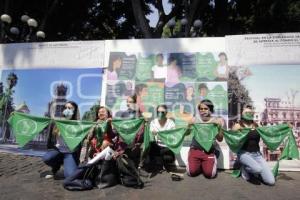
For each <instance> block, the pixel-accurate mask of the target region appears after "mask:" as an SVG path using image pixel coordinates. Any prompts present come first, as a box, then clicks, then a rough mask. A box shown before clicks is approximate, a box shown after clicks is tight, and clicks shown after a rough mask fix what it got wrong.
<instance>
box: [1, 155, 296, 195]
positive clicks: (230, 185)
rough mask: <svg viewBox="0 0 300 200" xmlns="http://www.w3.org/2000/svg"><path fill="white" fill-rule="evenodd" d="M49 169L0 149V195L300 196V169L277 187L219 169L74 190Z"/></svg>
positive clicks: (36, 160) (35, 159)
mask: <svg viewBox="0 0 300 200" xmlns="http://www.w3.org/2000/svg"><path fill="white" fill-rule="evenodd" d="M48 170H49V168H48V167H47V166H45V165H44V164H43V162H42V161H41V159H40V158H39V157H32V156H25V155H16V154H13V153H0V199H1V200H2V199H3V200H4V199H5V200H10V199H13V200H18V199H24V200H27V199H31V200H37V199H43V200H44V199H51V200H52V199H93V200H95V199H106V198H109V199H110V200H114V199H118V200H120V199H124V200H135V199H136V200H140V199H147V200H150V199H156V200H157V199H164V200H165V199H172V200H176V199H180V200H181V199H212V200H213V199H220V200H221V199H222V200H227V199H228V200H234V199H245V200H246V199H251V200H253V199H255V200H259V199H263V200H271V199H272V200H277V199H278V200H283V199H285V200H288V199H291V200H295V199H300V190H299V185H300V173H299V172H281V173H280V175H279V177H278V179H277V182H276V185H275V186H274V187H269V186H266V185H253V184H251V183H248V182H246V181H243V180H242V179H240V178H239V179H236V178H232V177H231V176H230V174H229V173H230V172H227V171H223V172H219V174H218V177H217V178H216V179H212V180H208V179H205V178H204V177H203V176H199V177H195V178H191V177H188V176H186V175H184V180H182V181H179V182H174V181H172V180H171V178H170V174H168V173H165V172H164V173H162V174H158V175H156V176H154V177H153V178H151V179H147V180H146V184H145V188H144V189H132V188H126V187H124V186H121V185H117V186H115V187H112V188H107V189H103V190H99V189H94V190H91V191H81V192H78V191H77V192H70V191H67V190H65V189H64V188H63V187H62V185H61V184H62V181H61V180H53V179H50V180H47V179H45V178H41V177H40V174H41V173H43V172H45V171H48Z"/></svg>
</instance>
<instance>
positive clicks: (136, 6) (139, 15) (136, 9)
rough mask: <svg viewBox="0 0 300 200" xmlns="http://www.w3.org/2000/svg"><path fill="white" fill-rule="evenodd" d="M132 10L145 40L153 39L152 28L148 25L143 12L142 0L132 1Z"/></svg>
mask: <svg viewBox="0 0 300 200" xmlns="http://www.w3.org/2000/svg"><path fill="white" fill-rule="evenodd" d="M131 5H132V10H133V14H134V18H135V21H136V24H137V25H138V27H139V28H140V30H141V31H142V33H143V35H144V37H145V38H151V37H152V33H151V31H150V26H149V24H148V23H147V20H146V16H145V13H144V12H143V9H142V6H141V1H140V0H131Z"/></svg>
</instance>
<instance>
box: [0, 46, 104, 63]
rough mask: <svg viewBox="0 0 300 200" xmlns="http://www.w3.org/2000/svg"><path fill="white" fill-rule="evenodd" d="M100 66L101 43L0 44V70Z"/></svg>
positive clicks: (102, 55)
mask: <svg viewBox="0 0 300 200" xmlns="http://www.w3.org/2000/svg"><path fill="white" fill-rule="evenodd" d="M103 64H104V41H76V42H43V43H19V44H17V43H15V44H2V45H0V68H1V69H14V68H18V69H26V68H28V69H32V68H49V67H51V68H62V67H63V68H82V67H89V68H101V67H103Z"/></svg>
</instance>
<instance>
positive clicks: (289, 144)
mask: <svg viewBox="0 0 300 200" xmlns="http://www.w3.org/2000/svg"><path fill="white" fill-rule="evenodd" d="M288 135H289V136H288V140H287V141H286V145H285V147H284V149H283V151H282V153H281V155H280V158H279V160H278V161H277V162H276V165H275V166H274V168H273V170H272V171H273V174H274V176H275V177H276V176H277V175H278V169H279V161H280V160H285V159H299V150H298V147H297V144H296V141H295V137H294V135H293V132H292V131H291V130H289V133H288Z"/></svg>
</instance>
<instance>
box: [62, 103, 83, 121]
mask: <svg viewBox="0 0 300 200" xmlns="http://www.w3.org/2000/svg"><path fill="white" fill-rule="evenodd" d="M68 103H69V104H71V105H72V106H73V107H74V113H73V115H72V118H71V120H79V119H80V114H79V110H78V105H77V103H75V102H74V101H67V102H66V103H65V105H67V104H68Z"/></svg>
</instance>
